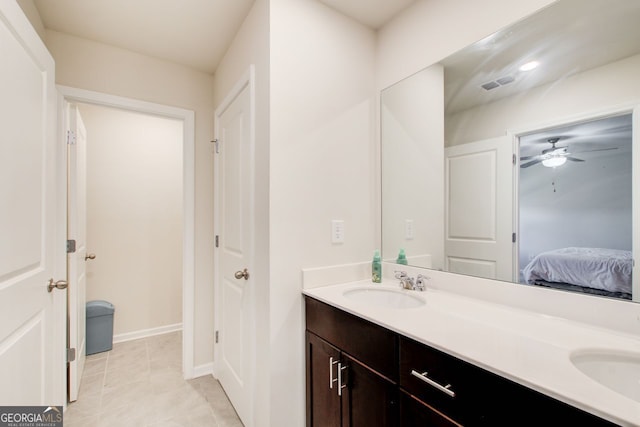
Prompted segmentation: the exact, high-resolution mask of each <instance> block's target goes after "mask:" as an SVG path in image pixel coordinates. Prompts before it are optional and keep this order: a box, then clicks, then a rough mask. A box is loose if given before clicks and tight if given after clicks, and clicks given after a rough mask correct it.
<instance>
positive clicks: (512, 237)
mask: <svg viewBox="0 0 640 427" xmlns="http://www.w3.org/2000/svg"><path fill="white" fill-rule="evenodd" d="M511 242H512V243H515V242H516V233H513V234H512V235H511Z"/></svg>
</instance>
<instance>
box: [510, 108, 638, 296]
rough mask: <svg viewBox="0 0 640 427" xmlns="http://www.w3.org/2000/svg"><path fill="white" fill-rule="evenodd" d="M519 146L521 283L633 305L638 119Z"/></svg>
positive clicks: (544, 134) (545, 135) (534, 137)
mask: <svg viewBox="0 0 640 427" xmlns="http://www.w3.org/2000/svg"><path fill="white" fill-rule="evenodd" d="M519 145H520V147H519V154H520V167H519V180H518V182H519V188H518V199H519V232H520V233H519V235H520V237H519V239H518V240H519V248H518V249H519V251H518V253H519V266H520V282H521V283H526V284H530V285H538V286H545V287H550V288H556V289H564V290H571V291H575V292H583V293H588V294H596V295H603V296H609V297H616V298H623V299H632V280H631V273H632V269H633V259H632V243H633V242H632V240H633V239H632V236H633V233H632V231H633V230H632V222H633V210H632V155H631V154H632V115H631V114H626V115H619V116H615V117H607V118H601V119H596V120H591V121H586V122H582V123H577V124H571V125H567V126H559V127H555V128H552V129H546V130H544V131H540V132H535V133H531V134H528V135H525V136H521V137H520V138H519Z"/></svg>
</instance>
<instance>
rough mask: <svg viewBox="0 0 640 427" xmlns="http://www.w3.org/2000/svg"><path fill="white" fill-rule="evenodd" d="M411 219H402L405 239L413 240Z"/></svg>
mask: <svg viewBox="0 0 640 427" xmlns="http://www.w3.org/2000/svg"><path fill="white" fill-rule="evenodd" d="M413 234H414V233H413V220H412V219H405V220H404V238H405V239H406V240H413Z"/></svg>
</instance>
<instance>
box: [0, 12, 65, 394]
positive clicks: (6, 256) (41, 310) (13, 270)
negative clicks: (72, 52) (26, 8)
mask: <svg viewBox="0 0 640 427" xmlns="http://www.w3.org/2000/svg"><path fill="white" fill-rule="evenodd" d="M0 57H1V58H2V66H1V67H0V93H1V94H2V96H1V97H0V129H2V142H1V143H0V144H1V145H0V147H1V148H0V149H1V154H0V200H2V209H0V236H2V238H1V239H0V316H1V321H0V378H1V379H2V380H1V381H0V402H1V404H2V405H62V404H64V385H63V382H62V381H61V380H60V379H61V378H63V377H62V374H63V370H64V361H63V357H62V355H63V353H64V345H65V342H64V339H63V337H64V333H61V330H62V331H63V328H64V319H63V318H61V317H59V316H57V315H56V313H59V312H61V310H60V308H61V306H64V301H65V298H66V294H65V292H66V291H65V290H64V287H65V284H66V283H65V282H64V281H63V280H61V279H64V276H63V274H64V252H63V251H64V241H63V240H62V239H56V237H58V236H59V234H56V231H57V230H56V227H57V226H59V227H62V228H64V223H62V224H58V223H57V221H58V220H59V219H60V216H59V211H58V208H59V206H58V205H57V198H56V196H57V194H56V191H57V190H56V189H57V188H58V187H57V183H58V181H57V176H56V162H57V158H56V155H57V151H56V142H57V140H56V137H57V135H56V91H55V84H54V62H53V59H52V58H51V56H50V55H49V53H48V52H47V50H46V48H45V47H44V44H43V43H42V41H41V40H40V39H39V37H38V36H37V34H36V32H35V31H34V30H33V28H32V27H31V25H30V24H29V21H28V20H27V19H26V17H25V16H24V14H23V13H22V10H21V9H20V8H19V6H18V5H17V3H16V2H13V1H1V2H0ZM48 283H51V284H52V285H53V286H52V287H51V290H50V291H49V289H48V288H49V287H48ZM56 283H57V285H58V286H57V287H56Z"/></svg>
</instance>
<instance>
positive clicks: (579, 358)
mask: <svg viewBox="0 0 640 427" xmlns="http://www.w3.org/2000/svg"><path fill="white" fill-rule="evenodd" d="M571 363H573V365H574V366H575V367H576V368H578V369H579V370H580V371H581V372H582V373H583V374H585V375H586V376H588V377H589V378H591V379H593V380H595V381H597V382H599V383H600V384H602V385H603V386H605V387H607V388H609V389H611V390H613V391H615V392H616V393H619V394H621V395H623V396H626V397H628V398H629V399H633V400H635V401H636V402H640V387H639V386H638V384H639V383H640V353H626V352H617V351H609V350H583V351H578V352H575V353H574V354H572V355H571Z"/></svg>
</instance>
